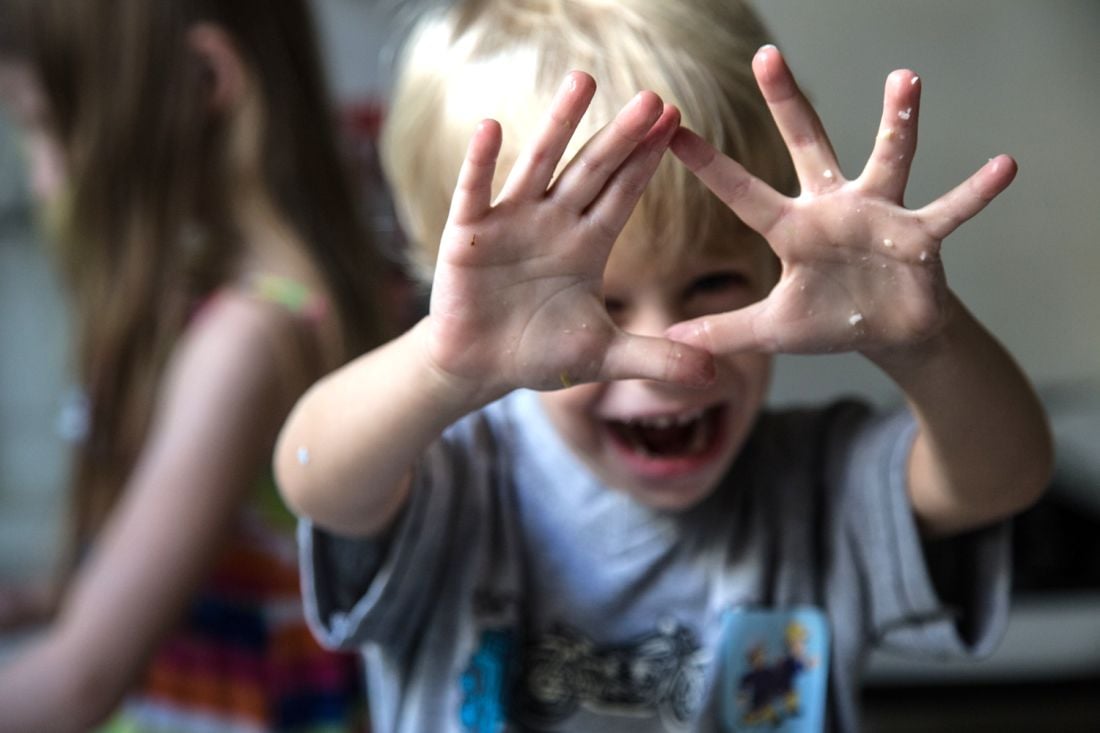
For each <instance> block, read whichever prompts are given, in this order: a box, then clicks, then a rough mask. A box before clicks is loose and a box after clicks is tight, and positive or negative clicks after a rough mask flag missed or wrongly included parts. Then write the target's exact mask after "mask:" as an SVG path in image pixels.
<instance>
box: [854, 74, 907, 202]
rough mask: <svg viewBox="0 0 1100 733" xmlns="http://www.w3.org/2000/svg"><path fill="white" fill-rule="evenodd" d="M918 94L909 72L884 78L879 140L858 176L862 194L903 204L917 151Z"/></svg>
mask: <svg viewBox="0 0 1100 733" xmlns="http://www.w3.org/2000/svg"><path fill="white" fill-rule="evenodd" d="M920 91H921V89H920V77H919V76H917V75H916V74H914V73H913V72H912V71H908V70H904V69H903V70H899V71H895V72H893V73H892V74H890V76H889V77H887V79H886V91H885V93H884V95H883V100H882V120H881V121H880V122H879V128H878V137H877V138H876V139H875V147H874V150H872V151H871V157H870V158H869V159H868V160H867V165H866V166H865V167H864V168H863V172H862V173H861V174H860V176H859V180H860V183H861V185H862V186H863V188H864V190H866V191H869V192H872V193H875V194H878V195H880V196H882V197H884V198H887V199H889V200H891V201H894V202H896V203H898V204H901V203H902V197H903V196H904V194H905V186H906V184H907V183H908V182H909V171H910V168H911V166H912V163H913V153H914V152H915V151H916V149H917V117H918V111H919V108H920Z"/></svg>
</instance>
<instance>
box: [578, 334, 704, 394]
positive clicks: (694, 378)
mask: <svg viewBox="0 0 1100 733" xmlns="http://www.w3.org/2000/svg"><path fill="white" fill-rule="evenodd" d="M714 376H715V365H714V357H713V356H711V355H710V354H709V353H707V352H706V351H704V350H702V349H699V348H695V347H693V346H689V345H687V344H678V343H675V342H673V341H669V340H667V339H663V338H652V337H649V336H635V335H633V334H629V333H625V332H623V333H620V334H619V335H618V337H616V338H615V340H613V341H612V342H611V345H610V346H609V347H608V350H607V354H606V356H605V357H604V362H603V366H602V368H601V370H600V374H599V377H598V379H599V380H600V381H613V380H618V379H652V380H655V381H658V382H672V383H674V384H683V385H687V386H691V387H706V386H707V385H709V384H711V383H712V382H713V381H714Z"/></svg>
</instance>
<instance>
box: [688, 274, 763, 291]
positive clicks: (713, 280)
mask: <svg viewBox="0 0 1100 733" xmlns="http://www.w3.org/2000/svg"><path fill="white" fill-rule="evenodd" d="M748 284H749V280H748V278H747V277H745V276H744V275H742V274H741V273H740V272H734V271H732V270H731V271H728V272H713V273H710V274H708V275H703V276H702V277H700V278H697V279H696V280H695V281H694V282H692V283H691V285H689V286H688V296H692V295H717V294H721V293H725V292H728V291H730V290H735V289H740V288H744V287H748Z"/></svg>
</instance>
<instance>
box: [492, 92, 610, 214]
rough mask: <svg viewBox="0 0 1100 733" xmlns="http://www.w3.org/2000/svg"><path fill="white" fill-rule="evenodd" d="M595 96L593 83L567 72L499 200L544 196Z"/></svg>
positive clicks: (505, 183) (514, 167)
mask: <svg viewBox="0 0 1100 733" xmlns="http://www.w3.org/2000/svg"><path fill="white" fill-rule="evenodd" d="M595 93H596V81H595V79H593V78H592V77H591V76H589V75H588V74H586V73H584V72H583V71H571V72H569V74H567V75H566V77H565V81H563V82H562V85H561V87H559V88H558V91H557V93H556V94H555V95H554V99H553V101H551V102H550V111H549V112H548V113H547V115H546V118H545V119H544V121H543V125H542V128H541V129H540V130H539V132H538V133H536V135H535V137H534V138H533V139H532V140H531V141H530V143H528V145H527V146H526V148H525V149H524V151H523V153H522V154H521V155H520V157H519V160H517V161H516V164H515V166H513V168H512V171H511V173H509V174H508V178H507V180H506V181H505V182H504V188H503V189H502V191H501V196H502V197H505V198H507V197H519V198H539V197H541V196H543V195H544V194H545V193H546V188H547V186H549V185H550V179H551V178H553V176H554V171H555V170H557V167H558V162H559V161H560V160H561V156H562V154H563V153H564V152H565V148H566V147H567V146H568V145H569V140H570V139H571V138H572V137H573V132H574V131H575V130H576V129H577V123H578V122H580V119H581V117H583V116H584V112H585V110H587V109H588V105H589V103H590V102H591V101H592V96H593V95H594V94H595Z"/></svg>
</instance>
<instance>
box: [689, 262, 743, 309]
mask: <svg viewBox="0 0 1100 733" xmlns="http://www.w3.org/2000/svg"><path fill="white" fill-rule="evenodd" d="M753 300H755V297H754V296H753V288H752V283H751V282H750V281H749V278H748V276H747V275H745V274H744V273H741V272H737V271H736V270H723V271H720V272H711V273H708V274H706V275H703V276H701V277H698V278H696V279H695V280H693V281H692V282H691V284H689V285H688V287H687V290H686V292H685V293H684V304H685V308H686V311H687V313H688V314H689V315H690V316H692V317H695V316H701V315H707V314H710V313H723V312H725V311H730V310H736V309H737V308H742V307H744V306H746V305H748V304H749V303H751V302H752V301H753Z"/></svg>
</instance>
